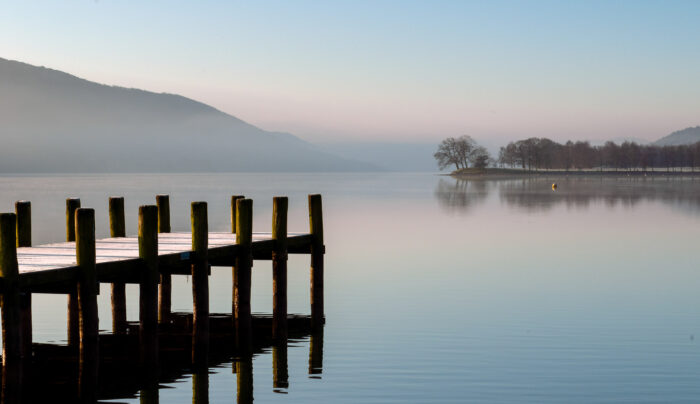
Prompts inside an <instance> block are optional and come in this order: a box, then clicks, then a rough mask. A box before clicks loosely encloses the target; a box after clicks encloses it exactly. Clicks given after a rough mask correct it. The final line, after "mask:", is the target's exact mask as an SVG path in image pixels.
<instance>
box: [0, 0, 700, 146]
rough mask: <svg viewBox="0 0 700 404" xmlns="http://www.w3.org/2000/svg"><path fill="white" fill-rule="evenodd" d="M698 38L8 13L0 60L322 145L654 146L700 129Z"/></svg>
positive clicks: (471, 7) (572, 27)
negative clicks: (199, 108)
mask: <svg viewBox="0 0 700 404" xmlns="http://www.w3.org/2000/svg"><path fill="white" fill-rule="evenodd" d="M698 21H700V1H670V0H667V1H619V0H618V1H615V0H608V1H534V0H533V1H483V2H476V1H475V2H470V1H408V0H407V1H381V0H374V1H361V0H356V1H331V2H322V1H250V2H242V1H197V2H193V1H188V2H186V1H172V0H171V1H148V2H143V1H125V0H122V1H106V0H100V1H81V0H73V1H69V2H66V1H41V0H32V1H13V0H10V1H4V2H3V5H2V7H1V8H0V57H2V58H6V59H12V60H19V61H23V62H26V63H30V64H33V65H42V66H46V67H51V68H54V69H57V70H62V71H65V72H68V73H71V74H74V75H77V76H79V77H82V78H85V79H88V80H92V81H97V82H100V83H105V84H112V85H120V86H125V87H135V88H142V89H147V90H151V91H155V92H167V93H177V94H181V95H184V96H186V97H190V98H193V99H196V100H198V101H202V102H204V103H207V104H210V105H212V106H214V107H216V108H218V109H220V110H222V111H224V112H226V113H229V114H232V115H234V116H236V117H238V118H240V119H243V120H245V121H247V122H249V123H252V124H254V125H257V126H259V127H261V128H263V129H266V130H275V131H285V132H291V133H294V134H296V135H298V136H300V137H302V138H304V139H306V140H310V141H314V142H346V141H363V142H365V141H382V142H434V143H437V142H439V141H440V140H441V139H443V138H445V137H448V136H459V135H463V134H468V135H470V136H472V137H474V138H475V139H477V140H478V141H481V142H483V143H485V144H493V143H496V142H502V141H509V140H516V139H520V138H524V137H530V136H538V137H549V138H552V139H554V140H558V141H565V140H568V139H588V140H592V141H596V140H606V139H614V138H621V137H633V138H639V139H645V140H655V139H657V138H660V137H662V136H664V135H667V134H668V133H670V132H672V131H674V130H679V129H683V128H686V127H689V126H696V125H700V24H698ZM0 96H2V95H1V94H0Z"/></svg>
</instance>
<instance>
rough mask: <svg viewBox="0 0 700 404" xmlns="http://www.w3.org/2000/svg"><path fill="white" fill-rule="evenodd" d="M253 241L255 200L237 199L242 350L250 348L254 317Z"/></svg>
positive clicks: (238, 321) (237, 318)
mask: <svg viewBox="0 0 700 404" xmlns="http://www.w3.org/2000/svg"><path fill="white" fill-rule="evenodd" d="M252 241H253V200H252V199H238V200H237V201H236V244H237V245H238V247H239V251H238V255H237V256H236V265H235V267H234V274H235V276H234V285H233V289H234V319H235V324H236V339H237V342H238V349H239V351H240V352H246V351H247V350H249V349H250V346H251V343H252V341H251V340H252V335H251V328H252V323H251V321H252V319H251V314H250V287H251V269H252V266H253V256H252V251H251V250H252V249H251V246H252Z"/></svg>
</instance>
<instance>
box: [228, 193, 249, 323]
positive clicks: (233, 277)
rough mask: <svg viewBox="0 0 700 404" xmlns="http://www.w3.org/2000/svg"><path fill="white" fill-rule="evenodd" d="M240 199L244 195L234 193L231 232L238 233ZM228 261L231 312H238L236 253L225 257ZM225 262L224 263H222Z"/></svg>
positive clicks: (243, 197)
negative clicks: (229, 265)
mask: <svg viewBox="0 0 700 404" xmlns="http://www.w3.org/2000/svg"><path fill="white" fill-rule="evenodd" d="M239 199H245V196H243V195H233V196H231V233H233V234H236V221H237V219H236V216H237V213H236V202H237V201H238V200H239ZM224 260H225V261H226V262H227V263H228V262H231V313H235V312H236V287H235V285H236V257H235V255H229V256H226V257H225V258H224ZM222 264H223V263H222Z"/></svg>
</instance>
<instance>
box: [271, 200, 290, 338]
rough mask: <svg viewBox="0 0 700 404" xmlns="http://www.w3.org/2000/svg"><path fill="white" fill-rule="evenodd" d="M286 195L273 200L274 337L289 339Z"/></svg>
mask: <svg viewBox="0 0 700 404" xmlns="http://www.w3.org/2000/svg"><path fill="white" fill-rule="evenodd" d="M288 206H289V200H288V199H287V197H286V196H277V197H275V198H273V200H272V239H273V240H275V246H274V249H273V251H272V338H273V339H275V340H277V341H281V342H285V341H286V339H287V207H288Z"/></svg>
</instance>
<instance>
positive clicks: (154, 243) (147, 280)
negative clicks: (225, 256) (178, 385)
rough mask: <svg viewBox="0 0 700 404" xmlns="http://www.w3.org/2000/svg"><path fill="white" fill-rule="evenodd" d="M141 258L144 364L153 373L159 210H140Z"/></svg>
mask: <svg viewBox="0 0 700 404" xmlns="http://www.w3.org/2000/svg"><path fill="white" fill-rule="evenodd" d="M139 257H140V258H141V259H142V260H143V261H144V264H145V265H144V268H143V271H142V273H141V285H140V286H139V322H140V323H139V341H140V345H141V360H142V361H143V362H144V363H145V364H146V365H147V366H148V367H149V368H151V369H154V368H155V366H156V365H157V363H158V276H159V273H158V207H157V206H155V205H150V206H141V207H140V208H139Z"/></svg>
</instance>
